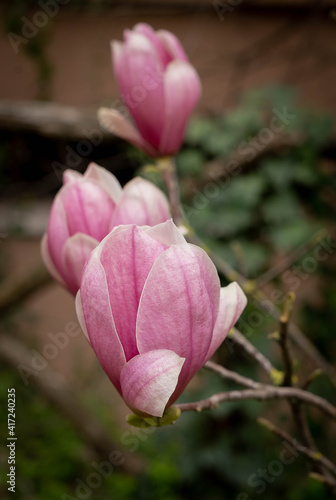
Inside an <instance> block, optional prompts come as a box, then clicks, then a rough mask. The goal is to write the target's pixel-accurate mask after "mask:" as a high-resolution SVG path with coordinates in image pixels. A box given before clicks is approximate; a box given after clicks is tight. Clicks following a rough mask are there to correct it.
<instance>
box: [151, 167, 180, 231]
mask: <svg viewBox="0 0 336 500" xmlns="http://www.w3.org/2000/svg"><path fill="white" fill-rule="evenodd" d="M157 165H158V169H159V170H160V172H161V175H162V178H163V180H164V182H165V184H166V186H167V189H168V198H169V202H170V207H171V211H172V215H173V219H174V222H175V224H176V225H177V226H181V225H182V224H184V221H185V216H184V213H183V209H182V205H181V203H180V188H179V184H178V179H177V175H176V166H175V163H174V160H173V158H160V159H159V160H158V161H157Z"/></svg>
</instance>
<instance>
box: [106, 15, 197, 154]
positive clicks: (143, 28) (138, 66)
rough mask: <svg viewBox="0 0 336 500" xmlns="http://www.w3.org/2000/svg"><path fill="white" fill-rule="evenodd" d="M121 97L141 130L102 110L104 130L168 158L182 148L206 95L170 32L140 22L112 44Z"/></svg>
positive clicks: (147, 151)
mask: <svg viewBox="0 0 336 500" xmlns="http://www.w3.org/2000/svg"><path fill="white" fill-rule="evenodd" d="M112 53H113V65H114V72H115V75H116V78H117V82H118V85H119V88H120V92H121V94H122V98H123V100H124V102H125V104H126V106H127V108H128V110H129V112H130V113H131V115H132V117H133V120H134V122H135V124H136V127H137V129H136V128H135V127H134V126H133V125H132V124H131V123H130V122H129V121H128V120H126V119H125V117H124V116H123V115H122V114H121V113H120V112H118V111H116V110H112V109H108V108H101V109H100V110H99V118H100V120H101V123H102V125H103V126H104V127H105V128H107V129H108V130H110V131H111V132H113V133H115V134H116V135H118V136H120V137H122V138H123V139H126V140H127V141H129V142H131V143H132V144H135V145H136V146H137V147H139V148H140V149H143V150H144V151H145V152H146V153H147V154H149V155H150V156H169V155H172V154H174V153H176V152H177V151H178V150H179V148H180V146H181V143H182V140H183V135H184V130H185V127H186V123H187V120H188V118H189V116H190V114H191V112H192V111H193V109H194V107H195V106H196V103H197V101H198V99H199V97H200V94H201V83H200V80H199V77H198V74H197V72H196V71H195V69H194V68H193V66H192V65H191V64H190V63H189V62H188V58H187V56H186V54H185V52H184V50H183V47H182V45H181V44H180V42H179V40H178V39H177V38H176V37H175V35H173V34H172V33H170V32H169V31H165V30H159V31H154V30H153V28H151V26H149V25H148V24H144V23H140V24H137V25H135V26H134V28H133V30H132V31H130V30H125V32H124V43H121V42H117V41H113V42H112Z"/></svg>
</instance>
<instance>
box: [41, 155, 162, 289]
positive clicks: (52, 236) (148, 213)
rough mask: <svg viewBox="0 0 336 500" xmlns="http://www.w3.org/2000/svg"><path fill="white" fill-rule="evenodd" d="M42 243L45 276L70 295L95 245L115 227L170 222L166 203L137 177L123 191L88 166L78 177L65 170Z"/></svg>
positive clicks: (106, 175)
mask: <svg viewBox="0 0 336 500" xmlns="http://www.w3.org/2000/svg"><path fill="white" fill-rule="evenodd" d="M63 183H64V185H63V187H62V188H61V190H60V191H59V193H58V194H57V195H56V197H55V200H54V202H53V205H52V208H51V212H50V217H49V222H48V228H47V232H46V234H45V235H44V236H43V238H42V243H41V253H42V258H43V260H44V263H45V265H46V267H47V268H48V270H49V272H50V274H51V275H52V276H53V277H54V278H55V279H56V280H57V281H58V282H59V283H61V284H62V285H63V286H65V287H66V288H68V290H69V291H70V292H71V293H73V294H74V295H75V294H76V293H77V290H78V289H79V285H80V278H81V273H82V269H83V266H84V264H85V262H86V260H87V258H88V257H89V255H90V254H91V252H92V250H93V249H94V248H95V247H96V246H97V245H98V243H99V242H100V241H101V240H102V239H103V238H104V237H105V236H106V235H107V234H109V232H110V231H111V230H112V229H113V227H115V226H117V225H119V224H130V223H135V224H139V225H149V226H153V225H155V224H158V223H160V222H163V221H166V220H167V219H169V218H170V217H171V215H170V211H169V205H168V200H167V198H166V196H165V195H164V193H163V192H162V191H160V189H158V188H157V187H156V186H155V185H154V184H152V183H151V182H149V181H146V180H145V179H141V178H140V177H135V178H134V179H132V180H131V181H130V182H128V183H127V184H126V185H125V187H124V189H122V187H121V186H120V184H119V182H118V180H117V179H116V177H115V176H114V175H113V174H111V173H110V172H108V171H107V170H105V169H104V168H102V167H99V166H98V165H96V164H94V163H91V164H90V165H89V167H88V169H87V170H86V172H85V174H84V175H82V174H80V173H78V172H76V171H74V170H66V171H65V172H64V175H63Z"/></svg>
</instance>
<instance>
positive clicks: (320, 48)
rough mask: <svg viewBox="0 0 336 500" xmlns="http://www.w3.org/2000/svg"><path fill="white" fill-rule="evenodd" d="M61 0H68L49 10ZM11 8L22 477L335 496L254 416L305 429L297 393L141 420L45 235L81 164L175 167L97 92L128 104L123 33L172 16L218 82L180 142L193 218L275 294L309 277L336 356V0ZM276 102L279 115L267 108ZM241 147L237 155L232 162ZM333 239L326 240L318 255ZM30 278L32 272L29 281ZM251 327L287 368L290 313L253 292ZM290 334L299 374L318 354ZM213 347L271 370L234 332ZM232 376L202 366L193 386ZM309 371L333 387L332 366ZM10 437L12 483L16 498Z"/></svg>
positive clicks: (190, 493) (10, 362)
mask: <svg viewBox="0 0 336 500" xmlns="http://www.w3.org/2000/svg"><path fill="white" fill-rule="evenodd" d="M46 4H53V6H54V10H53V11H52V12H53V13H52V14H50V13H49V14H45V15H44V16H43V15H42V16H41V14H40V13H41V12H42V13H43V12H44V13H45V12H46V9H43V8H42V5H43V6H45V5H46ZM55 5H56V7H55ZM49 8H50V9H52V7H49ZM0 20H1V33H0V62H1V68H2V77H1V81H0V131H1V136H0V180H1V187H0V191H1V199H0V213H1V216H0V233H1V234H0V276H1V284H0V311H1V323H0V328H1V339H2V340H1V352H0V357H1V378H0V393H1V395H0V399H1V405H2V406H1V422H0V428H1V436H6V435H7V426H6V418H5V416H6V405H7V388H9V387H14V388H15V389H16V400H17V403H16V405H17V406H16V435H17V438H18V441H17V449H16V452H17V463H16V465H17V469H16V470H17V472H16V476H17V479H16V480H17V486H16V489H17V492H16V494H15V495H16V497H17V498H22V499H25V500H26V499H27V500H30V499H32V500H33V499H34V500H45V499H46V498H48V499H49V500H54V499H55V500H56V499H69V498H71V499H72V498H78V499H81V498H82V499H84V498H92V499H100V500H107V499H114V500H129V499H133V498H136V499H143V500H151V499H153V500H154V499H157V498H160V499H161V500H181V499H195V498H201V499H206V500H217V499H221V500H225V499H230V500H233V499H234V500H249V499H255V498H265V499H267V500H272V499H276V498H279V497H280V496H282V497H284V498H286V499H289V500H291V499H295V500H310V499H319V500H324V499H328V498H329V493H328V492H327V490H326V489H325V487H324V486H323V485H321V484H320V483H318V482H317V481H314V480H313V479H308V478H307V465H306V463H305V460H304V459H303V458H302V457H300V456H296V455H294V454H293V457H294V459H293V461H292V462H291V463H290V464H284V463H283V462H282V461H281V458H280V457H281V456H282V455H281V453H282V451H283V450H284V449H285V448H284V445H283V443H281V441H280V440H277V439H276V438H275V437H274V436H272V435H271V434H269V433H268V432H267V431H266V430H265V429H263V428H261V427H260V426H259V425H258V423H257V422H256V419H257V417H259V416H261V415H263V416H267V417H269V418H270V419H271V420H273V421H275V422H278V423H279V424H280V425H282V426H283V427H284V428H286V429H287V430H288V431H290V432H292V433H295V431H294V430H293V426H292V423H291V420H290V417H289V412H288V408H287V405H286V404H285V403H282V404H280V403H272V404H271V403H268V404H264V403H263V404H262V403H257V402H240V403H227V404H225V405H222V406H220V407H219V408H217V409H215V410H213V411H211V412H208V413H203V414H185V415H183V416H182V417H181V419H180V420H179V421H178V422H177V423H176V424H175V426H171V427H169V428H163V429H156V430H155V431H154V432H149V431H147V432H145V431H141V430H140V431H139V430H135V429H132V428H130V427H129V426H128V425H127V424H126V421H125V416H126V415H127V414H128V413H129V410H127V408H126V407H125V405H124V404H123V402H122V401H121V399H120V398H119V396H118V395H117V394H116V391H115V390H114V388H113V387H112V385H111V384H110V383H109V381H108V379H107V377H106V376H105V374H104V373H103V371H102V369H101V368H100V366H99V364H98V361H97V359H96V358H95V356H94V355H93V353H92V352H91V349H90V348H89V346H88V344H87V342H86V340H85V339H84V337H83V336H82V334H81V333H80V332H79V331H78V329H77V326H76V324H75V323H76V315H75V310H74V303H73V298H72V296H70V294H68V293H67V292H66V291H64V290H63V289H61V287H60V286H58V285H57V284H55V283H53V282H51V281H50V280H48V278H47V275H46V273H45V271H44V270H43V266H42V263H41V259H40V253H39V241H40V238H41V236H42V234H43V232H44V230H45V227H46V223H47V219H48V214H49V210H50V206H51V202H52V199H53V196H54V195H55V193H56V192H57V190H58V189H59V188H60V186H61V174H62V170H63V169H64V167H65V166H67V167H70V168H76V169H77V170H78V171H80V172H84V171H85V169H86V167H87V165H88V164H89V163H90V161H96V162H97V163H99V164H100V165H103V166H105V167H106V168H108V169H109V170H110V171H111V172H113V173H114V174H115V175H116V176H117V177H118V179H119V180H120V181H121V182H122V183H123V184H124V183H125V182H127V180H129V179H130V178H132V177H133V176H134V175H136V174H137V175H143V176H145V177H146V178H149V179H150V180H152V181H153V182H156V183H157V184H158V185H160V186H161V187H163V186H162V185H161V180H160V178H159V177H158V175H157V173H156V172H155V171H154V169H153V168H151V166H150V164H151V161H150V160H149V159H148V158H146V157H145V156H144V155H143V154H142V153H139V152H138V151H136V150H135V149H134V148H133V147H131V146H129V145H128V144H126V143H125V142H123V141H120V140H118V139H117V138H116V137H113V136H110V135H108V134H107V133H105V132H104V131H103V130H102V129H101V128H100V126H99V124H98V122H97V120H96V110H97V108H98V107H99V106H102V105H103V106H115V107H117V106H119V105H121V104H122V103H121V101H120V98H119V95H118V89H117V86H116V83H115V79H114V76H113V72H112V66H111V55H110V47H109V42H110V40H111V39H113V38H116V39H121V37H122V32H123V30H124V29H126V28H131V27H132V26H133V25H134V24H136V23H137V22H147V23H149V24H151V25H152V26H153V27H154V28H156V29H160V28H165V29H168V30H171V31H173V32H174V33H175V34H176V35H177V36H178V37H179V38H180V40H181V41H182V43H183V45H184V47H185V49H186V52H187V54H188V55H189V57H190V60H191V62H192V64H194V66H195V67H196V69H197V70H198V72H199V74H200V77H201V80H202V84H203V95H202V99H201V101H200V103H199V105H198V108H197V110H196V112H195V117H194V119H193V120H192V121H191V123H190V126H189V128H188V131H187V134H186V139H185V144H184V146H183V148H182V150H181V152H180V153H179V154H178V156H177V166H178V172H179V177H180V180H181V191H182V196H183V202H184V205H185V209H186V212H187V214H188V216H189V219H190V222H191V224H192V225H193V226H194V227H195V229H196V231H197V233H198V234H199V235H200V236H201V237H202V238H203V239H204V240H205V241H206V243H207V244H208V245H209V246H210V247H211V248H213V249H214V250H215V251H216V252H217V253H218V254H219V255H220V256H221V257H222V258H224V259H226V260H227V262H229V263H230V264H231V265H232V266H233V267H234V268H235V269H237V270H239V271H240V272H242V273H244V274H245V275H246V276H247V277H248V278H249V279H251V280H255V279H257V278H259V282H260V283H261V285H262V288H263V290H264V292H265V293H266V294H267V295H268V296H270V294H272V291H274V290H279V291H280V292H279V294H278V295H277V296H276V295H274V293H273V295H272V297H273V298H272V301H273V302H274V301H276V302H277V305H278V306H281V304H282V302H283V297H284V293H285V292H288V291H295V293H296V295H297V300H296V307H295V313H294V316H295V321H296V322H297V323H298V324H299V325H300V327H301V328H302V330H303V331H304V332H305V333H306V335H307V336H308V337H309V338H310V339H311V340H312V341H313V343H314V344H315V345H316V346H317V347H318V348H319V349H320V351H321V352H322V354H323V355H324V356H325V358H326V359H327V360H329V361H330V362H331V363H332V360H334V359H335V353H336V342H335V335H334V331H335V319H336V318H335V307H336V285H335V279H334V278H335V255H334V253H335V245H333V244H332V242H333V241H335V222H334V221H335V213H336V201H335V200H336V197H335V180H336V163H335V158H336V141H335V117H336V99H335V89H336V65H335V57H336V1H332V0H330V1H315V2H314V1H304V0H301V1H300V0H297V1H296V0H293V1H289V0H288V1H277V0H260V1H257V0H255V1H252V0H251V1H249V0H241V1H239V0H223V1H216V0H215V1H213V2H212V1H211V0H194V1H191V0H190V1H187V0H173V1H169V2H168V1H167V2H166V1H164V0H156V1H154V0H147V1H142V0H139V1H133V2H129V1H120V2H114V1H100V0H91V1H90V0H83V1H81V0H70V1H64V0H63V1H62V2H57V1H56V0H51V1H50V2H49V3H48V2H47V0H45V1H43V0H41V1H40V2H31V1H28V0H21V1H19V0H17V1H9V0H8V1H2V2H1V5H0ZM32 23H33V24H32ZM34 23H35V24H34ZM36 24H37V25H40V27H36ZM18 37H21V38H18ZM275 116H276V117H278V119H281V118H279V117H282V125H283V127H282V128H281V130H274V129H273V128H272V126H271V124H272V118H274V117H275ZM83 141H88V142H86V143H85V144H86V146H85V144H84V143H83ZM230 159H231V160H232V159H234V160H235V161H236V162H238V164H239V166H240V168H239V175H233V176H230V177H228V176H227V174H226V169H227V165H228V163H229V160H230ZM228 178H229V181H228ZM323 242H324V244H325V245H327V244H328V245H329V246H328V248H329V250H330V251H329V252H327V250H326V246H325V245H324V246H323ZM330 242H331V243H330ZM321 245H322V246H321ZM330 245H331V246H330ZM318 246H321V248H322V249H324V250H325V251H326V252H327V258H326V259H325V260H323V261H322V260H321V261H318V262H317V261H316V258H315V257H314V255H316V254H314V251H316V248H317V247H318ZM314 259H315V260H314ZM312 262H313V264H312ZM284 263H285V264H284ZM269 269H271V270H272V271H271V273H267V274H265V273H266V272H267V270H269ZM286 273H287V274H286ZM288 273H289V274H288ZM221 278H222V281H223V284H224V283H225V279H224V277H221ZM17 283H21V284H22V287H23V289H24V284H25V283H28V286H27V287H26V288H27V289H29V288H32V287H31V283H35V284H36V289H35V290H34V292H31V293H29V294H28V293H27V294H25V293H22V294H21V295H19V296H18V295H16V294H15V285H16V284H17ZM22 287H21V288H22ZM13 290H14V292H13ZM258 318H259V319H258ZM240 328H241V330H242V332H243V333H245V334H246V335H247V336H248V337H249V339H250V340H251V341H252V342H253V343H254V344H255V345H256V346H257V347H258V348H259V349H260V350H261V351H262V352H264V353H265V354H267V355H268V356H270V357H271V358H272V361H273V362H274V364H275V365H276V366H277V367H278V368H279V369H281V362H280V358H279V354H278V348H277V346H276V344H275V343H274V342H273V341H272V340H270V339H269V338H268V334H270V333H272V332H274V330H275V329H276V328H277V325H276V323H275V322H274V320H272V319H271V318H269V317H267V316H263V318H262V320H260V316H258V315H256V314H255V309H254V306H253V304H252V303H250V304H249V306H248V308H247V309H246V311H245V312H244V315H243V318H242V321H241V322H240ZM69 332H70V333H69ZM50 346H51V347H50ZM294 352H295V356H296V358H297V362H296V370H297V373H298V375H299V377H300V379H302V380H303V379H304V377H305V376H306V375H307V374H308V373H310V372H311V371H312V370H313V369H314V368H315V367H316V365H315V364H314V362H312V361H311V360H307V359H306V358H305V357H304V355H302V352H301V351H300V349H297V348H295V346H294ZM217 360H218V361H219V362H222V363H223V364H225V366H227V367H229V368H230V369H233V370H237V371H239V372H240V373H242V374H245V375H247V376H251V377H255V378H258V379H260V378H262V374H260V373H259V371H258V369H257V368H256V366H255V365H254V364H253V362H252V361H251V360H249V359H248V358H247V357H246V355H245V354H244V353H243V352H242V351H240V350H239V348H238V347H233V346H232V345H231V344H230V343H225V344H224V345H223V346H222V348H221V349H220V351H219V353H218V354H217ZM231 387H233V386H232V385H230V384H229V383H227V382H225V381H223V380H221V379H219V378H218V377H216V376H215V375H213V374H210V373H208V372H206V371H205V370H203V371H201V372H200V374H199V375H197V377H195V379H194V380H193V381H192V383H191V384H190V387H189V389H188V391H186V393H185V394H184V395H183V400H184V401H191V400H196V399H200V398H203V397H206V396H209V395H210V394H212V393H214V392H217V391H223V390H226V389H228V388H231ZM311 389H312V391H314V392H316V393H318V394H321V395H323V396H325V397H327V398H328V399H333V398H334V399H335V391H334V387H333V385H332V383H331V382H330V378H329V377H328V376H326V375H325V374H322V375H321V376H320V377H319V378H317V379H316V380H315V381H314V382H313V384H312V386H311ZM310 424H311V426H312V431H313V433H314V435H315V437H316V439H317V443H318V446H319V447H320V448H321V450H322V451H324V453H325V454H326V455H327V456H330V457H332V455H333V454H334V453H335V450H334V446H333V445H332V443H333V439H335V434H336V432H335V428H332V427H331V425H330V423H329V422H328V421H327V420H326V419H324V418H323V417H321V415H320V414H318V413H317V412H310ZM4 443H5V441H4V440H3V438H2V442H1V445H4V446H3V447H2V448H1V450H0V463H1V469H2V471H3V473H2V474H1V479H0V491H1V494H2V498H7V497H8V498H11V495H12V494H11V493H8V491H7V486H6V479H5V474H6V473H7V468H8V464H7V457H8V449H7V448H6V446H5V444H4ZM113 452H115V455H113V456H112V459H111V453H113ZM289 453H290V452H289ZM106 461H108V463H109V464H111V461H112V463H113V472H112V470H111V469H110V466H108V465H106ZM103 462H105V469H104V466H103V465H102V463H103ZM275 462H277V464H276V465H274V463H275ZM97 470H98V471H100V472H99V473H98V475H97ZM260 470H261V471H263V470H266V474H267V476H263V477H262V476H261V474H263V473H262V472H261V473H260V472H259V471H260ZM95 474H96V475H95ZM12 496H13V495H12Z"/></svg>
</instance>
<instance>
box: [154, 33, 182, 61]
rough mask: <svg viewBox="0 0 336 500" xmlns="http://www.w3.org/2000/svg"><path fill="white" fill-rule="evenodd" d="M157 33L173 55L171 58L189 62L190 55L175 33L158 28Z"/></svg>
mask: <svg viewBox="0 0 336 500" xmlns="http://www.w3.org/2000/svg"><path fill="white" fill-rule="evenodd" d="M156 35H157V36H158V38H159V39H160V40H161V41H162V43H163V44H164V45H165V47H166V49H167V51H168V52H169V53H170V55H171V59H180V60H181V61H185V62H188V57H187V55H186V53H185V52H184V49H183V47H182V45H181V43H180V41H179V39H178V38H177V37H176V36H175V35H174V34H173V33H171V32H170V31H167V30H158V31H157V32H156Z"/></svg>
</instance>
